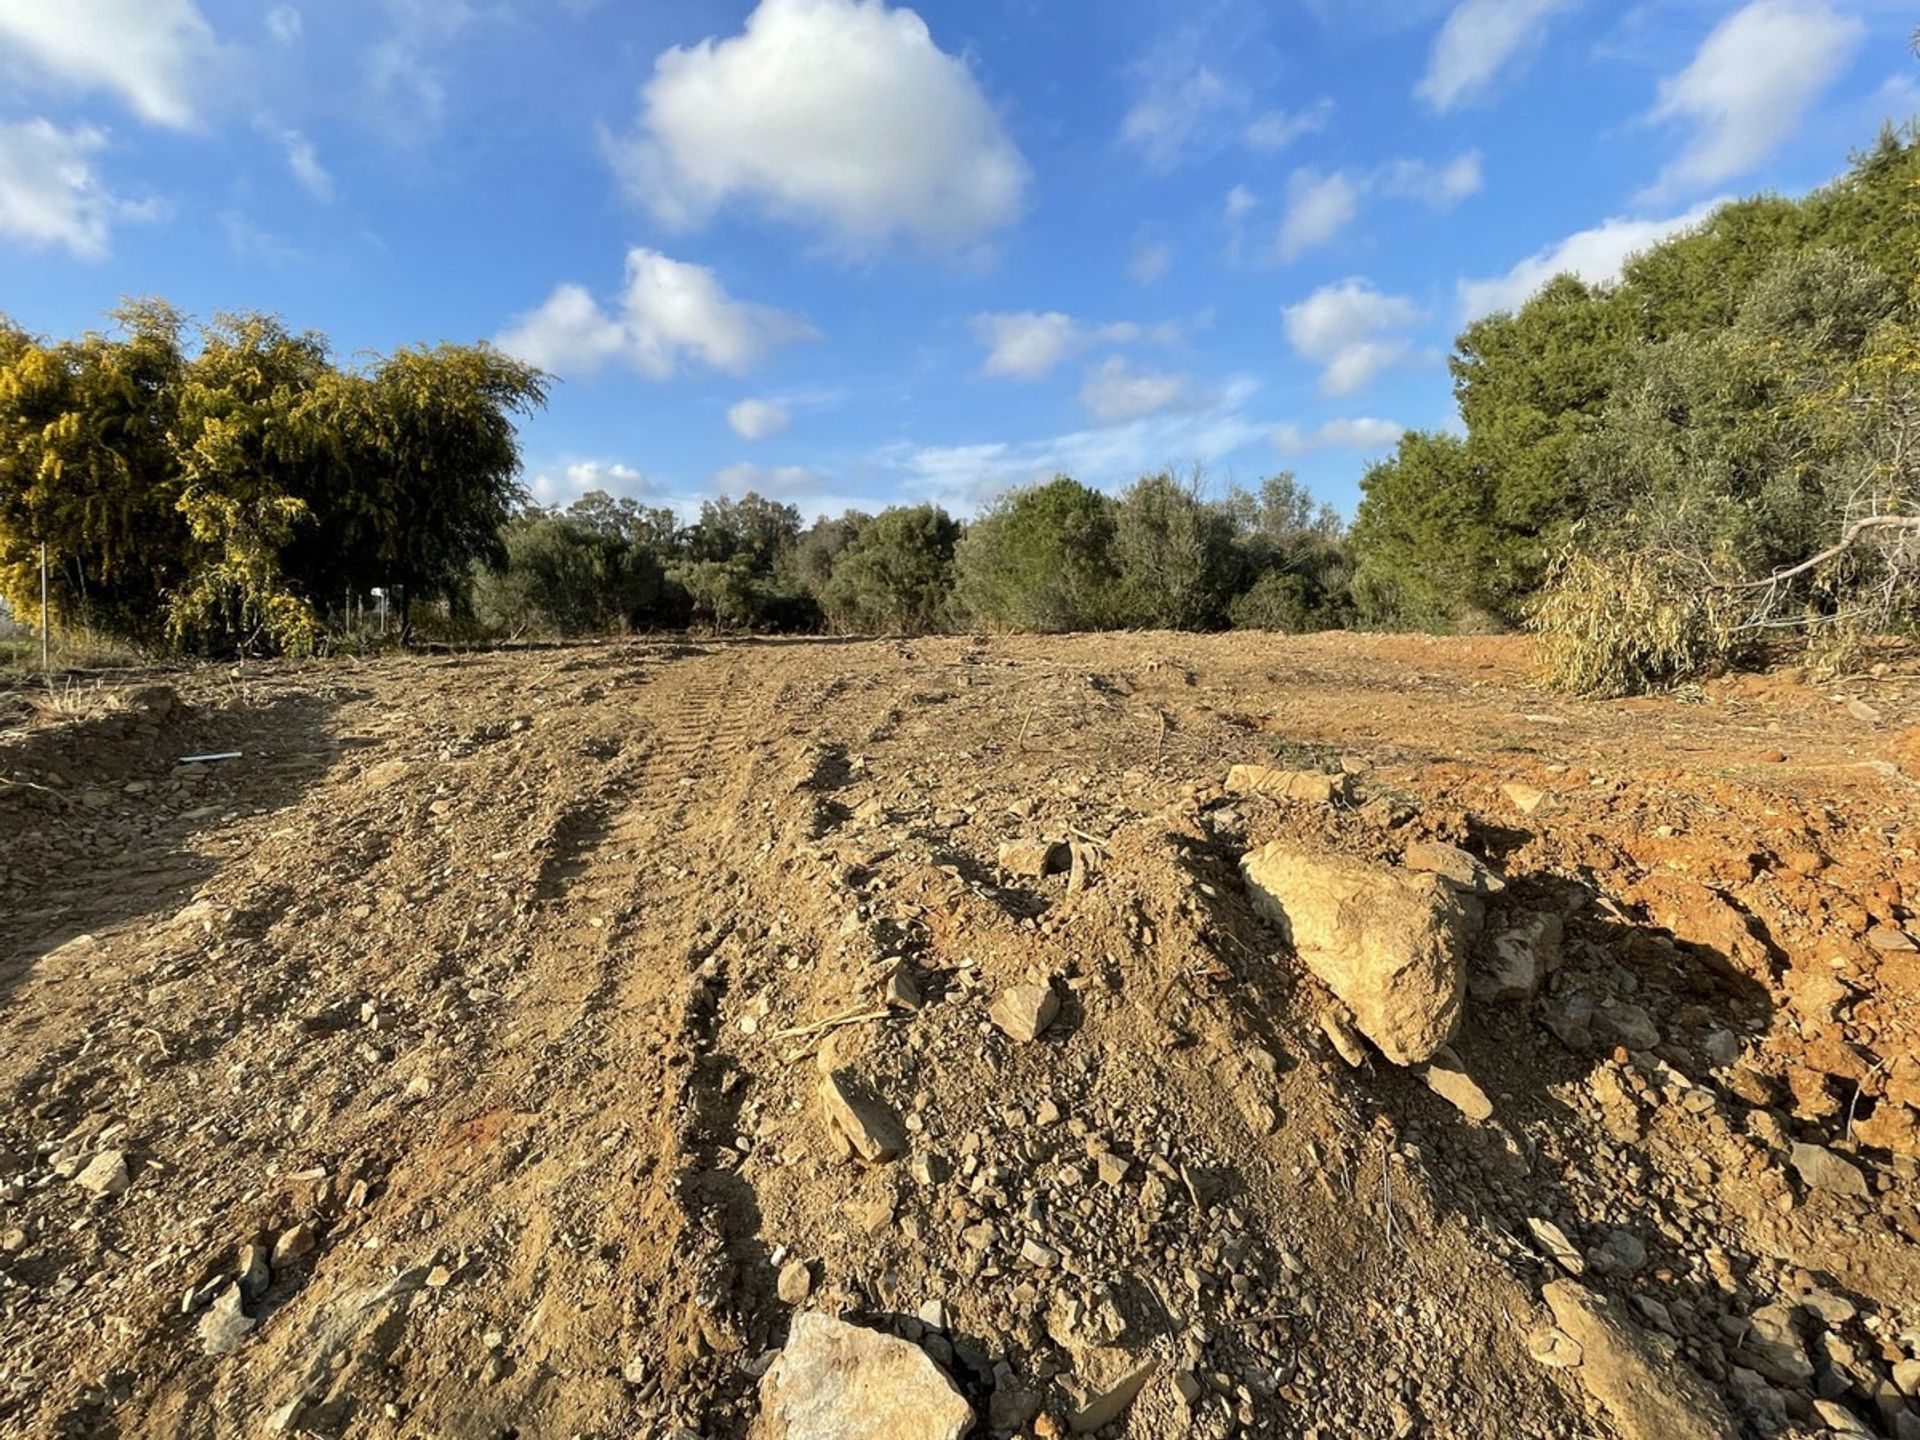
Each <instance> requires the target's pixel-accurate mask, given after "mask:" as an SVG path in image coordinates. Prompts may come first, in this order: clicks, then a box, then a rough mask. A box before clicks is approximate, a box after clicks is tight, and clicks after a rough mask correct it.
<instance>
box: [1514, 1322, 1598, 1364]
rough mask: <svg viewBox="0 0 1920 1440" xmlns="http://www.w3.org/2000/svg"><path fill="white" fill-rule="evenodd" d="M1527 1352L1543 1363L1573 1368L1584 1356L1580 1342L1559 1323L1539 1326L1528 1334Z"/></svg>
mask: <svg viewBox="0 0 1920 1440" xmlns="http://www.w3.org/2000/svg"><path fill="white" fill-rule="evenodd" d="M1527 1353H1528V1354H1529V1355H1531V1356H1532V1357H1533V1358H1534V1359H1535V1360H1538V1361H1539V1362H1540V1363H1541V1364H1542V1365H1546V1366H1550V1367H1551V1368H1553V1369H1555V1370H1571V1369H1573V1368H1574V1367H1575V1366H1576V1365H1578V1364H1579V1363H1580V1361H1581V1360H1582V1359H1583V1358H1584V1354H1585V1352H1583V1351H1582V1350H1581V1349H1580V1342H1579V1341H1578V1340H1575V1339H1574V1338H1573V1337H1572V1336H1571V1335H1569V1334H1567V1332H1566V1331H1564V1330H1562V1329H1561V1328H1560V1327H1559V1326H1558V1325H1540V1326H1537V1327H1536V1328H1535V1329H1534V1330H1533V1332H1532V1333H1531V1334H1529V1335H1528V1336H1527Z"/></svg>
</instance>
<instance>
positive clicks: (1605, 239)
mask: <svg viewBox="0 0 1920 1440" xmlns="http://www.w3.org/2000/svg"><path fill="white" fill-rule="evenodd" d="M1725 203H1726V201H1725V199H1724V198H1722V199H1715V200H1708V201H1705V202H1703V203H1701V204H1699V205H1696V206H1694V207H1693V208H1692V209H1691V210H1688V211H1686V212H1684V213H1683V214H1679V215H1670V216H1668V217H1666V218H1665V219H1654V220H1629V219H1622V218H1616V219H1612V220H1603V221H1602V222H1601V223H1600V224H1598V225H1596V226H1594V227H1593V228H1592V229H1590V230H1582V231H1580V232H1579V233H1578V234H1574V235H1569V236H1568V237H1567V238H1566V239H1564V240H1562V241H1561V242H1560V243H1559V244H1558V245H1550V246H1548V247H1547V248H1546V249H1544V250H1541V251H1538V252H1537V253H1535V254H1532V255H1529V256H1528V257H1527V258H1526V259H1524V260H1522V261H1521V262H1520V263H1519V264H1518V265H1515V266H1514V267H1513V268H1512V269H1511V270H1509V271H1508V272H1507V273H1506V274H1505V275H1496V276H1493V277H1491V278H1489V279H1484V280H1462V281H1461V282H1460V308H1461V311H1462V312H1463V314H1464V315H1465V317H1466V318H1467V319H1469V320H1477V319H1479V318H1480V317H1481V316H1483V315H1491V314H1493V313H1494V311H1496V310H1517V309H1519V308H1520V307H1521V306H1522V305H1524V304H1526V303H1527V300H1528V299H1529V298H1530V297H1531V296H1532V295H1533V294H1534V293H1535V292H1536V291H1537V290H1539V289H1540V287H1541V286H1542V285H1545V284H1546V283H1547V282H1548V281H1549V280H1551V279H1553V277H1554V276H1556V275H1577V276H1579V277H1580V279H1582V280H1584V281H1586V282H1587V283H1588V284H1589V285H1608V284H1611V283H1612V282H1614V281H1615V280H1618V279H1619V278H1620V269H1621V267H1622V266H1623V265H1625V264H1626V262H1627V260H1628V259H1629V258H1630V257H1631V256H1633V255H1636V254H1638V253H1639V252H1640V251H1642V250H1645V249H1647V248H1648V247H1649V246H1652V245H1657V244H1658V243H1659V242H1660V241H1662V240H1665V239H1666V238H1667V237H1668V236H1670V235H1677V234H1679V233H1680V232H1681V231H1683V230H1691V229H1693V228H1694V227H1695V226H1696V225H1699V224H1701V223H1702V222H1703V221H1705V220H1706V219H1707V217H1708V216H1710V215H1712V214H1713V212H1714V211H1715V210H1718V209H1719V208H1720V207H1721V206H1722V205H1723V204H1725Z"/></svg>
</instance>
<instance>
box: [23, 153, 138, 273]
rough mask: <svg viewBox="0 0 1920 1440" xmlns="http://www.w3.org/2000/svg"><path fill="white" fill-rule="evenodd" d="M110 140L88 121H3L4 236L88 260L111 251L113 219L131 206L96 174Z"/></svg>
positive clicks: (121, 215)
mask: <svg viewBox="0 0 1920 1440" xmlns="http://www.w3.org/2000/svg"><path fill="white" fill-rule="evenodd" d="M106 143H107V139H106V136H105V135H103V134H102V133H101V132H100V131H98V130H95V129H92V128H90V127H87V126H80V127H78V128H76V129H72V130H63V129H61V128H60V127H59V126H58V125H55V124H54V123H53V122H52V121H49V120H22V121H11V122H0V235H5V236H7V237H8V238H9V239H12V240H16V241H19V242H20V243H21V244H23V245H26V246H28V247H30V248H33V249H48V248H52V247H56V246H57V247H59V248H61V249H64V250H67V251H69V252H70V253H72V254H74V255H77V256H79V257H80V258H81V259H83V260H97V259H99V258H100V257H102V256H103V255H105V254H106V253H107V241H108V238H109V236H110V235H111V233H112V227H113V222H114V221H115V220H116V219H118V218H122V217H124V216H127V215H128V210H129V207H127V206H125V205H124V204H123V203H122V202H120V201H119V200H116V199H115V198H114V197H113V196H112V195H111V194H109V193H108V191H107V189H106V186H105V185H103V184H102V183H101V181H100V177H99V176H98V175H97V174H95V173H94V167H93V158H94V156H95V155H97V154H98V153H99V152H100V151H101V150H102V149H103V148H104V147H105V146H106Z"/></svg>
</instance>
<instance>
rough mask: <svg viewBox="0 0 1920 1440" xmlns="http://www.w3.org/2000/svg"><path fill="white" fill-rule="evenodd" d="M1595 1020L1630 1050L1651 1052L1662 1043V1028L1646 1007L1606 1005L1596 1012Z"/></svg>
mask: <svg viewBox="0 0 1920 1440" xmlns="http://www.w3.org/2000/svg"><path fill="white" fill-rule="evenodd" d="M1594 1018H1595V1019H1596V1020H1598V1021H1599V1022H1600V1024H1601V1027H1602V1028H1603V1029H1606V1030H1608V1031H1610V1032H1612V1034H1613V1035H1614V1037H1615V1038H1616V1039H1618V1040H1619V1042H1620V1043H1621V1044H1622V1045H1624V1046H1626V1047H1627V1049H1629V1050H1651V1049H1653V1048H1654V1047H1655V1046H1656V1045H1658V1044H1659V1043H1660V1027H1659V1026H1658V1025H1656V1024H1654V1023H1653V1017H1652V1016H1651V1015H1649V1014H1648V1013H1647V1011H1646V1007H1645V1006H1642V1005H1631V1004H1606V1005H1602V1006H1601V1007H1600V1008H1599V1009H1598V1010H1596V1011H1595V1012H1594Z"/></svg>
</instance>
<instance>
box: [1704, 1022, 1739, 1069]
mask: <svg viewBox="0 0 1920 1440" xmlns="http://www.w3.org/2000/svg"><path fill="white" fill-rule="evenodd" d="M1700 1052H1701V1054H1703V1055H1705V1056H1706V1057H1707V1063H1708V1064H1709V1065H1711V1066H1713V1068H1714V1069H1716V1070H1724V1069H1726V1068H1727V1067H1728V1066H1730V1065H1732V1064H1733V1063H1734V1062H1735V1061H1737V1060H1739V1058H1740V1041H1739V1038H1738V1037H1737V1036H1735V1035H1734V1033H1733V1032H1732V1031H1731V1030H1715V1031H1713V1032H1711V1033H1710V1034H1709V1035H1708V1036H1707V1038H1706V1039H1705V1040H1702V1041H1701V1042H1700Z"/></svg>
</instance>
